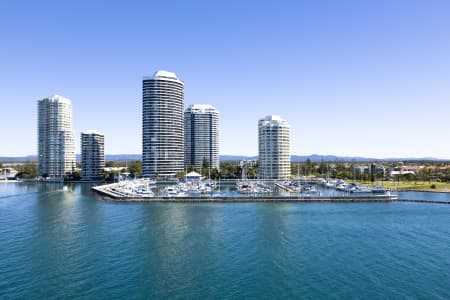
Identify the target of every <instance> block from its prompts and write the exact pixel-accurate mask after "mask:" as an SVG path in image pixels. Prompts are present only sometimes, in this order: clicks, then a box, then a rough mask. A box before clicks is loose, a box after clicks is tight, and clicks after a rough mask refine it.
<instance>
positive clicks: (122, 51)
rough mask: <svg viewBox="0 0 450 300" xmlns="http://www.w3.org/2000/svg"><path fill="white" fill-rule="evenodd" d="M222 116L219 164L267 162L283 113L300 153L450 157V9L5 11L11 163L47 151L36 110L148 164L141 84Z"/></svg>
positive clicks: (4, 7)
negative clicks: (65, 105)
mask: <svg viewBox="0 0 450 300" xmlns="http://www.w3.org/2000/svg"><path fill="white" fill-rule="evenodd" d="M158 69H163V70H169V71H173V72H175V73H177V75H178V77H180V78H181V79H182V80H183V81H184V82H185V105H186V106H188V105H189V104H194V103H208V104H212V105H214V106H216V107H217V109H218V110H219V111H220V113H221V115H220V130H221V131H220V143H221V154H243V155H256V154H257V151H258V145H257V122H258V119H259V118H261V117H264V116H265V115H269V114H278V115H281V116H282V117H283V118H285V119H286V120H287V121H288V122H289V124H290V126H291V140H292V142H291V152H292V154H299V155H307V154H313V153H318V154H336V155H352V156H353V155H355V156H356V155H357V156H369V157H378V158H382V157H399V156H401V157H417V156H431V157H439V158H450V138H449V137H450V117H449V113H450V1H433V0H427V1H412V0H407V1H401V0H395V1H392V0H387V1H382V0H377V1H361V0H356V1H347V0H343V1H271V2H264V1H220V2H219V1H142V2H139V1H1V2H0V104H1V105H0V116H1V122H0V155H28V154H35V153H36V139H37V134H36V132H37V100H38V99H42V98H44V97H46V96H49V95H52V94H55V93H56V94H60V95H63V96H65V97H67V98H69V99H71V100H72V105H73V113H74V114H73V119H74V132H75V137H76V139H77V142H78V144H77V153H79V152H80V150H79V148H78V147H79V146H78V145H79V136H80V132H81V131H84V130H86V129H97V130H98V131H100V132H102V133H104V134H105V152H106V153H108V154H119V153H141V122H142V120H141V110H142V107H141V106H142V92H141V88H142V77H143V76H145V75H147V76H148V75H152V74H153V73H154V72H155V71H156V70H158Z"/></svg>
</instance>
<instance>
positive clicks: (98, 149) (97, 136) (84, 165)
mask: <svg viewBox="0 0 450 300" xmlns="http://www.w3.org/2000/svg"><path fill="white" fill-rule="evenodd" d="M104 167H105V137H104V135H103V134H101V133H99V132H97V131H95V130H86V131H84V132H83V133H81V178H82V179H83V180H97V179H100V178H101V175H102V172H103V168H104Z"/></svg>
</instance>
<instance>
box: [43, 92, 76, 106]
mask: <svg viewBox="0 0 450 300" xmlns="http://www.w3.org/2000/svg"><path fill="white" fill-rule="evenodd" d="M46 99H47V100H50V101H54V102H61V103H67V104H72V102H71V101H70V99H68V98H66V97H63V96H61V95H57V94H54V95H51V96H49V97H46V98H44V99H43V100H46Z"/></svg>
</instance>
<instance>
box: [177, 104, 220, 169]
mask: <svg viewBox="0 0 450 300" xmlns="http://www.w3.org/2000/svg"><path fill="white" fill-rule="evenodd" d="M184 149H185V153H184V155H185V156H184V163H185V167H186V169H187V168H189V167H195V168H196V169H197V170H201V169H202V167H203V163H204V162H205V161H206V162H207V164H208V167H209V168H210V169H219V112H218V111H217V110H216V108H214V106H212V105H208V104H193V105H190V106H189V107H188V109H186V111H185V112H184Z"/></svg>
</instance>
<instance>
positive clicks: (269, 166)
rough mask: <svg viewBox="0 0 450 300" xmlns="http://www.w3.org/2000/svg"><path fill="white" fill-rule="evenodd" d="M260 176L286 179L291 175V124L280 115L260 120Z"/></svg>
mask: <svg viewBox="0 0 450 300" xmlns="http://www.w3.org/2000/svg"><path fill="white" fill-rule="evenodd" d="M258 132H259V135H258V143H259V147H258V148H259V151H258V152H259V178H260V179H286V178H289V176H290V175H291V156H290V150H289V143H290V141H289V125H288V124H287V122H286V121H285V120H283V119H282V118H281V117H280V116H267V117H265V118H262V119H260V120H259V122H258Z"/></svg>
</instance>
